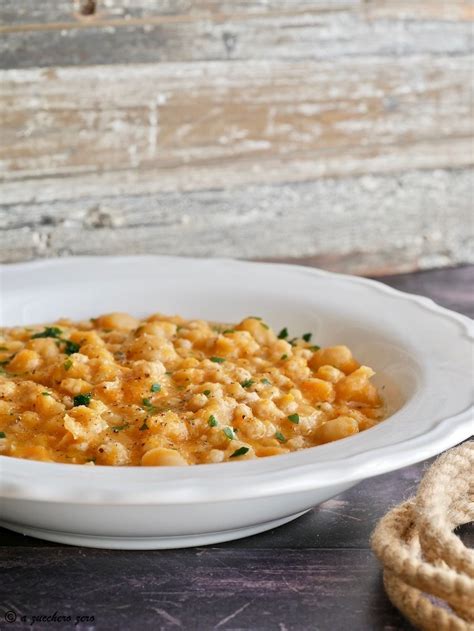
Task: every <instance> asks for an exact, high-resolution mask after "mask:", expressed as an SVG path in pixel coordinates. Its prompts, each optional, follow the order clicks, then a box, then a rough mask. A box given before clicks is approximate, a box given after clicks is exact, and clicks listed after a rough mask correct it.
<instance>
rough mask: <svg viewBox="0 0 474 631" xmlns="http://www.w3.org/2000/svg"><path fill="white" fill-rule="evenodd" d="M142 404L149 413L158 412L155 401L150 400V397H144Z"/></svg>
mask: <svg viewBox="0 0 474 631" xmlns="http://www.w3.org/2000/svg"><path fill="white" fill-rule="evenodd" d="M142 404H143V407H144V408H145V410H146V411H147V412H148V413H149V414H153V413H154V412H156V407H155V406H154V405H153V403H152V402H151V401H150V399H142Z"/></svg>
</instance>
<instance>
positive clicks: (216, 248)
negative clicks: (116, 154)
mask: <svg viewBox="0 0 474 631" xmlns="http://www.w3.org/2000/svg"><path fill="white" fill-rule="evenodd" d="M471 190H472V178H471V174H470V172H469V171H468V170H465V171H459V172H457V173H455V174H453V173H452V172H448V171H436V172H432V171H426V172H420V173H409V174H402V175H398V176H386V175H384V176H363V177H358V178H343V179H331V178H328V179H322V180H319V181H317V182H304V183H297V184H291V185H289V184H286V185H267V186H247V187H238V188H233V189H224V190H204V191H189V192H169V193H168V192H163V193H156V194H153V195H136V196H134V195H129V194H126V191H125V190H124V191H123V194H122V195H120V194H119V195H116V196H110V195H109V196H100V195H97V194H96V195H90V196H87V197H79V198H78V199H70V200H63V201H53V200H49V199H48V198H47V197H46V195H47V194H48V189H47V188H45V189H44V190H43V191H42V194H43V195H44V196H45V197H46V198H45V199H43V200H42V201H40V202H35V203H33V202H29V203H22V204H13V205H8V206H5V207H4V209H3V210H0V242H1V247H0V252H1V254H0V256H1V258H2V259H3V260H4V261H14V260H17V261H21V260H26V259H31V258H37V257H44V256H54V255H58V254H59V255H62V256H64V255H70V254H104V253H110V254H112V253H117V252H120V253H123V254H138V253H155V254H159V253H160V254H182V255H195V256H234V257H249V258H262V257H267V258H268V257H275V256H278V255H279V256H286V257H291V258H295V257H297V256H301V255H313V262H314V264H317V265H319V266H321V267H324V268H326V269H332V270H335V271H347V270H350V271H352V272H357V273H363V274H370V273H372V274H373V273H378V274H381V273H389V272H393V271H402V270H406V271H409V270H413V269H419V268H430V267H441V266H444V265H449V264H451V263H452V262H453V261H463V260H469V259H472V258H473V254H472V253H473V249H474V248H473V239H472V231H471V230H470V225H471V219H470V217H471V195H470V191H471ZM70 195H71V197H73V195H72V190H71V192H70ZM449 209H454V211H453V212H450V210H449ZM315 253H317V254H316V255H314V254H315Z"/></svg>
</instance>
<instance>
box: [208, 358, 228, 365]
mask: <svg viewBox="0 0 474 631" xmlns="http://www.w3.org/2000/svg"><path fill="white" fill-rule="evenodd" d="M209 359H210V360H211V362H214V363H215V364H222V363H223V362H225V359H224V358H223V357H210V358H209Z"/></svg>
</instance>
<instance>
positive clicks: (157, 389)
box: [150, 383, 161, 392]
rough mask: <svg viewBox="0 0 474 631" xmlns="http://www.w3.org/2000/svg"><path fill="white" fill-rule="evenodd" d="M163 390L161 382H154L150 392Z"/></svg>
mask: <svg viewBox="0 0 474 631" xmlns="http://www.w3.org/2000/svg"><path fill="white" fill-rule="evenodd" d="M160 390H161V385H160V384H159V383H154V384H152V386H151V388H150V392H159V391H160Z"/></svg>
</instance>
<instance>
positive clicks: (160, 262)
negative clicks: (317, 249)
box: [0, 256, 473, 549]
mask: <svg viewBox="0 0 474 631" xmlns="http://www.w3.org/2000/svg"><path fill="white" fill-rule="evenodd" d="M0 283H1V285H0V290H1V304H0V325H1V326H12V325H26V324H30V323H41V322H48V321H54V320H56V319H58V318H60V317H62V316H67V317H70V318H72V319H81V318H88V317H91V316H94V315H97V314H100V313H105V312H111V311H127V312H129V313H132V314H133V315H136V316H142V317H143V316H146V315H149V314H150V313H153V312H156V311H160V312H162V313H168V314H180V315H182V316H184V317H188V318H203V319H207V320H212V321H220V322H237V321H239V320H241V319H242V318H244V317H245V316H248V315H249V314H258V315H259V316H262V317H263V318H264V319H265V320H266V321H267V322H268V323H269V324H271V325H272V326H273V327H274V328H275V329H278V328H281V327H284V326H285V327H288V328H289V329H290V330H291V331H294V332H295V333H301V332H303V331H312V333H313V339H314V341H315V343H317V344H318V345H321V346H326V345H335V344H346V345H347V346H349V347H350V348H351V350H352V351H353V353H354V355H355V356H356V357H357V358H358V360H359V361H360V362H362V363H364V364H367V365H369V366H371V367H373V368H374V370H375V371H376V377H375V383H376V385H377V386H378V387H379V389H380V392H381V394H382V396H383V398H384V400H385V402H386V404H387V408H388V410H389V416H388V418H387V419H386V420H384V421H382V422H381V423H380V424H378V425H377V426H375V427H373V428H371V429H368V430H366V431H363V432H361V433H360V434H357V435H354V436H351V437H349V438H344V439H342V440H339V441H336V442H333V443H330V444H327V445H322V446H319V447H313V448H309V449H304V450H301V451H298V452H294V453H290V454H286V455H280V456H273V457H268V458H260V459H255V460H246V461H242V462H227V463H222V464H210V465H197V466H191V467H113V466H112V467H106V466H95V467H93V466H80V465H69V464H58V463H47V462H36V461H32V460H22V459H18V458H11V457H5V456H0V512H1V517H0V519H1V525H2V526H4V527H6V528H9V529H11V530H15V531H17V532H21V533H24V534H28V535H33V536H36V537H40V538H42V539H47V540H51V541H58V542H63V543H69V544H77V545H84V546H93V547H101V548H122V549H153V548H176V547H186V546H195V545H203V544H209V543H217V542H220V541H228V540H231V539H236V538H239V537H244V536H247V535H251V534H255V533H258V532H262V531H264V530H267V529H270V528H274V527H275V526H278V525H281V524H284V523H285V522H288V521H290V520H292V519H294V518H296V517H298V516H299V515H301V514H302V513H304V512H305V511H307V510H309V509H310V508H312V507H313V506H315V505H317V504H319V503H321V502H323V501H325V500H327V499H329V498H331V497H333V496H334V495H336V494H338V493H340V492H342V491H344V490H346V489H348V488H350V487H351V486H353V485H355V484H357V483H358V482H360V481H362V480H364V479H366V478H369V477H372V476H375V475H379V474H382V473H385V472H388V471H392V470H394V469H398V468H400V467H404V466H407V465H410V464H413V463H415V462H418V461H420V460H423V459H425V458H428V457H430V456H433V455H435V454H438V453H440V452H441V451H442V450H444V449H446V448H448V447H451V446H453V445H455V444H456V443H459V442H460V441H462V440H464V439H466V438H468V437H470V436H471V435H472V433H473V392H472V351H473V324H472V321H471V320H469V319H468V318H465V317H463V316H461V315H459V314H456V313H453V312H451V311H448V310H446V309H443V308H441V307H439V306H437V305H435V303H433V302H432V301H431V300H428V299H425V298H421V297H418V296H413V295H408V294H404V293H401V292H399V291H396V290H394V289H391V288H388V287H386V286H384V285H382V284H380V283H376V282H373V281H370V280H366V279H361V278H355V277H349V276H342V275H339V274H331V273H328V272H323V271H319V270H315V269H309V268H303V267H297V266H287V265H276V264H262V263H249V262H240V261H232V260H222V259H212V260H209V259H189V258H175V257H153V256H149V257H107V258H105V257H104V258H100V257H77V258H69V259H62V260H61V259H53V260H45V261H39V262H35V263H27V264H19V265H7V266H3V267H2V268H1V277H0Z"/></svg>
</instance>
